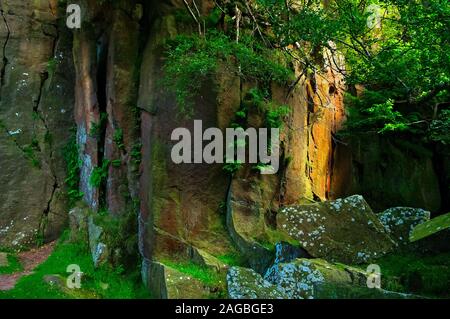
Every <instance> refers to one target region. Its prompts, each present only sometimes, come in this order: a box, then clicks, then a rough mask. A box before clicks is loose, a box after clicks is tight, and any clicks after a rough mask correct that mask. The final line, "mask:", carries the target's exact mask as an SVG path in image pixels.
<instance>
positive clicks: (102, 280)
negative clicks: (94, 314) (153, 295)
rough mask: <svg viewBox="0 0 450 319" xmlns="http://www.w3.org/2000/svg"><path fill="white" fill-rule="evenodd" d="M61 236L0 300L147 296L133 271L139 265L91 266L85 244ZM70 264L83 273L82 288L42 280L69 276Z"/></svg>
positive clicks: (1, 294)
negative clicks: (127, 267)
mask: <svg viewBox="0 0 450 319" xmlns="http://www.w3.org/2000/svg"><path fill="white" fill-rule="evenodd" d="M64 238H66V236H63V238H62V239H61V240H60V242H59V243H58V245H57V246H56V248H55V251H54V252H53V254H52V255H51V256H50V257H49V258H48V260H47V261H45V262H44V263H43V264H41V265H40V266H39V267H37V268H36V269H35V271H34V273H33V274H32V275H29V276H26V277H23V278H21V279H20V280H19V282H18V283H17V285H16V287H15V288H14V289H13V290H10V291H6V292H0V299H8V298H22V299H41V298H48V299H55V298H105V299H119V298H120V299H131V298H149V295H148V293H147V292H146V290H145V289H144V287H143V286H142V284H141V283H140V277H139V273H138V272H137V271H136V269H139V267H136V269H133V270H132V271H124V270H123V269H122V268H119V269H112V268H111V267H108V266H103V267H100V268H98V269H94V266H93V264H92V259H91V256H90V254H89V250H88V248H87V246H86V245H83V244H80V243H68V242H66V241H65V240H64ZM71 264H76V265H79V266H80V268H81V271H82V272H83V279H82V282H81V284H82V287H81V289H79V290H68V289H66V288H65V289H59V288H57V287H51V286H50V285H49V284H48V283H46V282H44V280H43V278H44V276H46V275H60V276H62V277H63V279H65V278H66V277H67V276H68V275H69V273H67V272H66V269H67V266H69V265H71Z"/></svg>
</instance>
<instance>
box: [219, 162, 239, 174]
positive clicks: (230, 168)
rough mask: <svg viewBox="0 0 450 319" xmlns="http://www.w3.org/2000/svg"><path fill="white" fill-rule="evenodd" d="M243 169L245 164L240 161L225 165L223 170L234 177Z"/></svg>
mask: <svg viewBox="0 0 450 319" xmlns="http://www.w3.org/2000/svg"><path fill="white" fill-rule="evenodd" d="M242 167H243V163H242V162H240V161H234V162H231V163H225V164H224V165H223V170H224V171H225V172H227V173H228V174H230V175H234V174H235V173H236V172H237V171H239V170H240V169H241V168H242Z"/></svg>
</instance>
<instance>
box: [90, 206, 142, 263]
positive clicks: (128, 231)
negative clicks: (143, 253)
mask: <svg viewBox="0 0 450 319" xmlns="http://www.w3.org/2000/svg"><path fill="white" fill-rule="evenodd" d="M94 222H95V224H96V225H97V226H100V227H102V229H103V231H104V234H105V236H106V237H105V241H106V242H107V245H108V246H109V247H111V248H112V249H113V250H115V249H120V250H121V253H120V256H119V259H118V260H114V261H113V263H114V264H115V266H117V265H123V266H126V267H135V264H136V263H137V262H138V258H137V257H138V238H137V231H136V225H137V216H136V213H135V212H134V211H129V212H126V213H124V214H122V215H121V216H113V215H111V214H110V213H109V212H108V211H106V210H105V209H102V210H100V211H99V213H97V214H95V215H94Z"/></svg>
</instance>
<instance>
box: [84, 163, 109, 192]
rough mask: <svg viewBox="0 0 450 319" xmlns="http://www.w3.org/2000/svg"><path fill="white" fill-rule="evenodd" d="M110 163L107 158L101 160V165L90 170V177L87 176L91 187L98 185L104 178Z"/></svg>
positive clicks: (106, 175)
mask: <svg viewBox="0 0 450 319" xmlns="http://www.w3.org/2000/svg"><path fill="white" fill-rule="evenodd" d="M110 164H111V161H109V160H103V162H102V166H99V167H95V168H94V170H93V171H92V174H91V177H90V178H89V184H90V185H91V186H93V187H96V188H98V187H100V185H101V184H102V183H103V182H104V181H105V180H106V178H107V177H108V168H109V165H110Z"/></svg>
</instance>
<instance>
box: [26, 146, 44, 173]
mask: <svg viewBox="0 0 450 319" xmlns="http://www.w3.org/2000/svg"><path fill="white" fill-rule="evenodd" d="M22 151H23V153H24V155H25V157H26V158H27V159H28V160H29V161H30V163H31V165H33V166H34V167H36V168H41V162H40V161H39V159H38V157H37V155H36V151H38V148H37V147H36V146H35V145H34V144H33V143H32V144H30V145H25V146H24V147H23V148H22Z"/></svg>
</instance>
